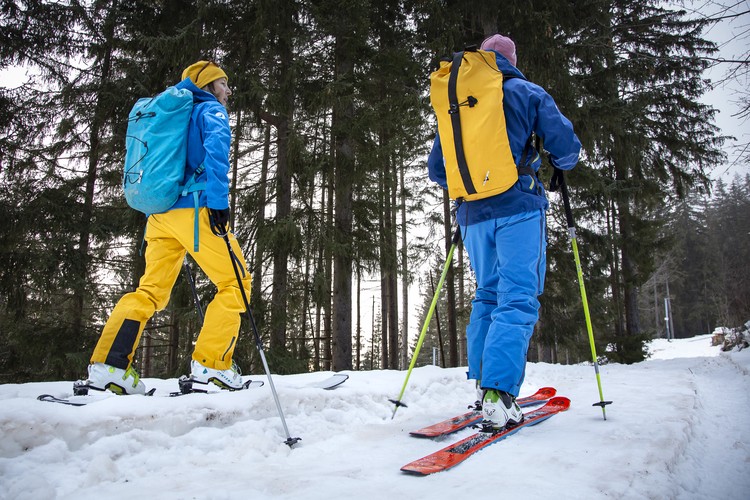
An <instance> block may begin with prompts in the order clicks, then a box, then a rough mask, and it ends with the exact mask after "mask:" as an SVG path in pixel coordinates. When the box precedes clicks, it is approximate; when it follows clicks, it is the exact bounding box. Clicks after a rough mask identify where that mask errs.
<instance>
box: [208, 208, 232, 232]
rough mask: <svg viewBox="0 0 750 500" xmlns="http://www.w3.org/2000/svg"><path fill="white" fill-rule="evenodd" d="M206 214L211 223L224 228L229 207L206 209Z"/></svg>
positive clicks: (226, 223)
mask: <svg viewBox="0 0 750 500" xmlns="http://www.w3.org/2000/svg"><path fill="white" fill-rule="evenodd" d="M208 215H209V217H211V225H212V226H219V227H220V228H225V227H226V226H227V225H228V224H229V209H228V208H223V209H221V210H217V209H215V208H209V209H208Z"/></svg>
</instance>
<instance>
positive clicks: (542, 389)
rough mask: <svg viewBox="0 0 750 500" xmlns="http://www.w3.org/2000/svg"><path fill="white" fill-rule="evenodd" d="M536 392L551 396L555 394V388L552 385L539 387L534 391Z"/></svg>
mask: <svg viewBox="0 0 750 500" xmlns="http://www.w3.org/2000/svg"><path fill="white" fill-rule="evenodd" d="M536 394H538V395H539V396H543V397H546V398H551V397H553V396H554V395H555V394H557V389H555V388H554V387H540V388H539V390H538V391H536Z"/></svg>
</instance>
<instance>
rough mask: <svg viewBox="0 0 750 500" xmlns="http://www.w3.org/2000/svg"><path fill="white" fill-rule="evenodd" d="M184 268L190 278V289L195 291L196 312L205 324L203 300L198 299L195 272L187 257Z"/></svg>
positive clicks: (183, 264) (183, 263) (183, 262)
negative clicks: (191, 268)
mask: <svg viewBox="0 0 750 500" xmlns="http://www.w3.org/2000/svg"><path fill="white" fill-rule="evenodd" d="M182 267H184V268H185V274H187V277H188V283H190V289H191V290H192V291H193V302H195V310H196V311H198V319H200V320H201V325H202V324H203V307H201V300H200V299H199V298H198V291H197V290H196V289H195V279H193V272H192V271H191V270H190V264H189V263H188V258H187V255H185V260H183V261H182Z"/></svg>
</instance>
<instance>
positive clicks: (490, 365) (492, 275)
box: [461, 210, 547, 396]
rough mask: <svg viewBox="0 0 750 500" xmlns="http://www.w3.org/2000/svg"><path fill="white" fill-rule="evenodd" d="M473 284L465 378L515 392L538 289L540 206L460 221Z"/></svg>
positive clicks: (543, 263) (542, 266) (542, 243)
mask: <svg viewBox="0 0 750 500" xmlns="http://www.w3.org/2000/svg"><path fill="white" fill-rule="evenodd" d="M461 232H462V236H463V242H464V247H465V248H466V250H467V252H468V254H469V260H470V262H471V266H472V268H473V269H474V273H475V274H476V281H477V290H476V296H475V297H474V300H473V301H472V310H471V317H470V319H469V325H468V327H467V328H466V344H467V353H468V360H469V371H468V378H470V379H476V380H479V381H481V387H482V388H484V389H497V390H501V391H505V392H507V393H509V394H512V395H514V396H518V393H519V390H520V388H521V384H522V383H523V379H524V375H525V369H526V353H527V351H528V348H529V342H530V341H531V335H532V334H533V333H534V325H535V324H536V322H537V320H538V319H539V300H538V297H539V296H540V295H541V294H542V291H543V290H544V277H545V273H546V267H547V256H546V246H547V234H546V233H547V229H546V221H545V214H544V210H537V211H531V212H524V213H520V214H516V215H511V216H507V217H498V218H496V219H491V220H488V221H483V222H479V223H475V224H471V225H468V226H462V227H461Z"/></svg>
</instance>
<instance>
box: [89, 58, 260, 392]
mask: <svg viewBox="0 0 750 500" xmlns="http://www.w3.org/2000/svg"><path fill="white" fill-rule="evenodd" d="M182 78H183V81H182V82H180V83H179V84H178V85H177V87H178V88H186V89H188V90H190V91H191V92H192V93H193V101H194V107H193V111H192V115H191V118H190V123H189V126H188V129H187V135H188V154H187V166H186V178H190V177H191V176H193V175H195V176H196V182H200V183H201V185H203V186H205V189H204V190H202V191H201V192H200V195H199V203H198V207H200V209H199V210H198V209H197V208H195V207H194V203H195V201H194V197H193V195H192V194H191V193H183V196H181V197H180V198H179V199H178V200H177V202H176V203H175V204H174V205H173V206H172V208H170V209H169V210H167V211H166V212H162V213H157V214H152V215H150V216H149V217H148V222H147V224H146V235H145V240H146V243H147V247H146V255H145V258H146V270H145V272H144V274H143V276H142V277H141V280H140V284H139V286H138V288H137V289H136V290H135V291H134V292H131V293H128V294H126V295H124V296H123V297H122V298H121V299H120V301H119V302H118V303H117V305H116V306H115V308H114V310H113V311H112V314H111V315H110V317H109V319H108V320H107V323H106V325H105V326H104V329H103V330H102V333H101V337H100V338H99V341H98V343H97V345H96V348H95V349H94V353H93V355H92V356H91V364H90V365H89V370H88V371H89V377H88V379H87V380H86V381H85V382H84V383H83V385H86V386H88V387H91V388H94V389H99V390H106V389H109V390H111V391H113V392H117V393H120V394H143V393H145V391H146V389H145V386H144V384H143V382H142V381H141V380H140V377H139V376H138V374H137V373H136V371H135V370H134V369H133V367H132V362H133V355H134V353H135V350H136V348H137V346H138V342H139V340H140V337H141V333H142V332H143V328H144V326H145V325H146V322H148V320H149V319H150V318H151V316H153V314H154V313H155V312H156V311H159V310H162V309H164V308H165V307H166V305H167V303H168V302H169V296H170V294H171V291H172V287H173V286H174V283H175V280H176V279H177V276H178V275H179V273H180V269H181V266H182V263H183V260H184V258H185V252H189V253H190V255H191V256H192V257H193V259H194V260H195V261H196V262H197V263H198V265H199V266H200V267H201V269H203V271H204V272H205V273H206V275H207V276H208V277H209V279H210V280H211V281H212V282H213V284H214V285H216V288H217V291H216V295H215V297H214V299H213V300H212V301H211V303H210V304H209V305H208V307H207V309H206V314H205V318H204V322H203V327H202V329H201V331H200V334H199V335H198V340H197V341H196V344H195V350H194V352H193V359H192V362H191V379H192V381H193V382H197V383H202V384H208V383H209V382H213V383H214V384H216V385H218V386H219V387H221V388H224V389H240V388H241V387H242V377H241V375H240V372H239V369H238V368H237V366H236V365H235V364H234V363H233V362H232V354H233V353H234V348H235V346H236V345H237V335H238V332H239V327H240V314H242V313H243V312H244V311H245V304H244V301H243V298H242V295H241V291H240V288H239V286H240V285H239V283H238V280H237V276H236V274H235V271H234V266H233V264H232V260H231V259H232V257H230V254H229V251H228V249H227V245H226V242H225V241H224V238H223V237H221V236H217V235H216V234H214V233H213V232H212V224H213V225H214V226H215V227H222V228H223V227H228V225H229V204H228V203H229V186H228V172H229V146H230V142H231V132H230V128H229V120H228V117H227V112H226V108H225V106H226V105H227V101H228V98H229V96H230V95H231V93H232V92H231V90H230V89H229V87H228V85H227V77H226V74H225V73H224V71H223V70H222V69H221V68H219V67H218V66H216V65H215V64H214V63H213V62H210V61H198V62H196V63H195V64H193V65H191V66H189V67H188V68H186V69H185V71H184V72H183V74H182ZM200 167H202V168H200ZM196 217H197V220H196ZM196 224H197V226H196ZM227 236H228V238H229V241H230V244H231V246H232V250H233V252H234V254H235V256H238V257H237V259H236V261H235V264H237V266H238V268H239V272H240V277H241V281H242V286H243V288H244V289H245V292H246V296H248V297H249V296H250V274H249V273H248V271H247V266H246V264H245V262H244V260H243V259H242V251H241V250H240V248H239V245H238V244H237V240H236V239H235V237H234V235H233V234H232V233H231V232H228V234H227ZM196 240H197V241H196ZM196 243H197V247H196V246H194V245H196Z"/></svg>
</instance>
